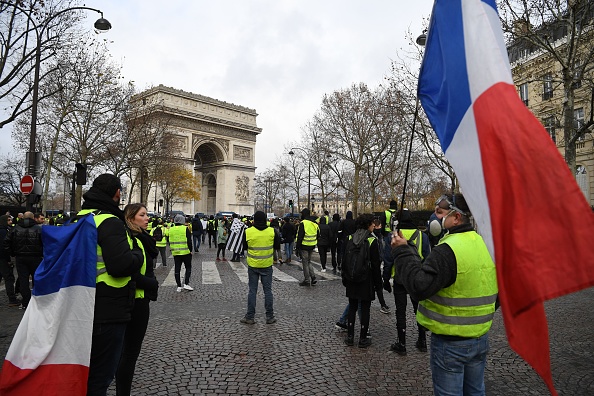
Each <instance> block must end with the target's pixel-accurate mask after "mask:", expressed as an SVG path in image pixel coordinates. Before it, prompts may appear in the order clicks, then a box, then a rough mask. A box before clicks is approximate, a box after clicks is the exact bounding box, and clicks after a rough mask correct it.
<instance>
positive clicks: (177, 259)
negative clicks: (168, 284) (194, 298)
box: [169, 214, 194, 293]
mask: <svg viewBox="0 0 594 396" xmlns="http://www.w3.org/2000/svg"><path fill="white" fill-rule="evenodd" d="M173 222H174V223H175V226H173V227H171V228H170V229H169V249H171V254H172V255H173V263H174V264H175V272H174V275H175V282H176V283H177V292H178V293H179V292H181V291H182V290H184V289H185V290H189V291H192V290H194V288H193V287H192V286H190V276H191V275H192V234H191V233H190V230H189V229H188V226H186V218H185V216H183V215H180V214H178V215H176V216H175V218H174V219H173ZM182 263H183V264H184V267H186V274H185V276H184V286H183V287H182V284H181V278H180V273H181V266H182Z"/></svg>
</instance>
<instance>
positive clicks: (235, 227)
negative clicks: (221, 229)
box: [227, 218, 246, 253]
mask: <svg viewBox="0 0 594 396" xmlns="http://www.w3.org/2000/svg"><path fill="white" fill-rule="evenodd" d="M245 228H246V226H245V224H243V222H242V221H241V220H239V219H237V218H235V219H233V223H231V228H230V229H229V231H230V234H229V238H228V239H227V250H230V251H232V252H234V253H241V251H242V250H243V234H244V233H245Z"/></svg>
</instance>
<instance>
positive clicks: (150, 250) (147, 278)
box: [132, 231, 159, 301]
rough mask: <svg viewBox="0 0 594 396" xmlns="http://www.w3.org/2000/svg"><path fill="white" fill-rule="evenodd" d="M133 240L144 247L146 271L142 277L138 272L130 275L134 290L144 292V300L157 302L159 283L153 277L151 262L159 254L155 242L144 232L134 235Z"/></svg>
mask: <svg viewBox="0 0 594 396" xmlns="http://www.w3.org/2000/svg"><path fill="white" fill-rule="evenodd" d="M134 238H136V239H138V240H139V241H140V242H142V246H143V247H144V253H145V255H146V271H145V274H144V275H142V274H141V273H140V271H138V272H136V273H135V274H134V275H132V280H133V281H134V282H136V288H137V289H142V290H144V298H148V299H149V300H151V301H157V292H158V290H159V282H158V281H157V277H156V276H155V270H154V269H153V260H154V259H155V258H156V257H157V255H158V254H159V250H157V246H156V244H155V240H154V239H153V237H151V236H150V235H149V234H148V233H147V232H146V231H143V232H142V233H140V234H134Z"/></svg>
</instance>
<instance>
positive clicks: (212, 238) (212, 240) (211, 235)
mask: <svg viewBox="0 0 594 396" xmlns="http://www.w3.org/2000/svg"><path fill="white" fill-rule="evenodd" d="M212 244H214V245H215V247H217V232H216V231H208V247H212Z"/></svg>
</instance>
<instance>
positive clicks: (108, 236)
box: [78, 173, 144, 395]
mask: <svg viewBox="0 0 594 396" xmlns="http://www.w3.org/2000/svg"><path fill="white" fill-rule="evenodd" d="M121 188H122V185H121V183H120V179H119V178H118V177H117V176H114V175H110V174H107V173H105V174H102V175H99V176H97V178H96V179H95V180H94V181H93V185H92V187H91V188H90V189H89V191H87V192H86V193H85V194H84V195H83V198H84V200H85V201H84V202H83V204H82V210H81V211H80V212H79V213H78V214H79V215H81V216H82V215H85V214H88V213H91V212H92V213H94V216H93V219H94V221H95V225H96V226H97V285H96V288H95V310H94V318H93V336H92V337H93V338H92V346H91V356H90V364H89V378H88V381H87V395H105V394H106V393H107V388H109V385H110V384H111V382H112V381H113V378H114V375H115V372H116V369H117V367H118V362H119V359H120V355H121V352H122V346H123V343H124V334H125V332H126V326H127V324H128V322H129V321H130V319H131V317H132V308H133V306H134V293H135V284H134V282H133V281H132V278H131V276H132V275H134V274H136V273H137V272H138V271H139V270H140V268H141V267H142V264H143V263H144V255H143V253H142V250H141V249H140V248H139V247H132V248H130V244H129V239H130V237H129V235H128V233H127V231H126V227H125V225H124V213H123V212H122V210H121V209H120V208H119V207H118V204H119V202H120V192H121V191H120V190H121Z"/></svg>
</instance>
